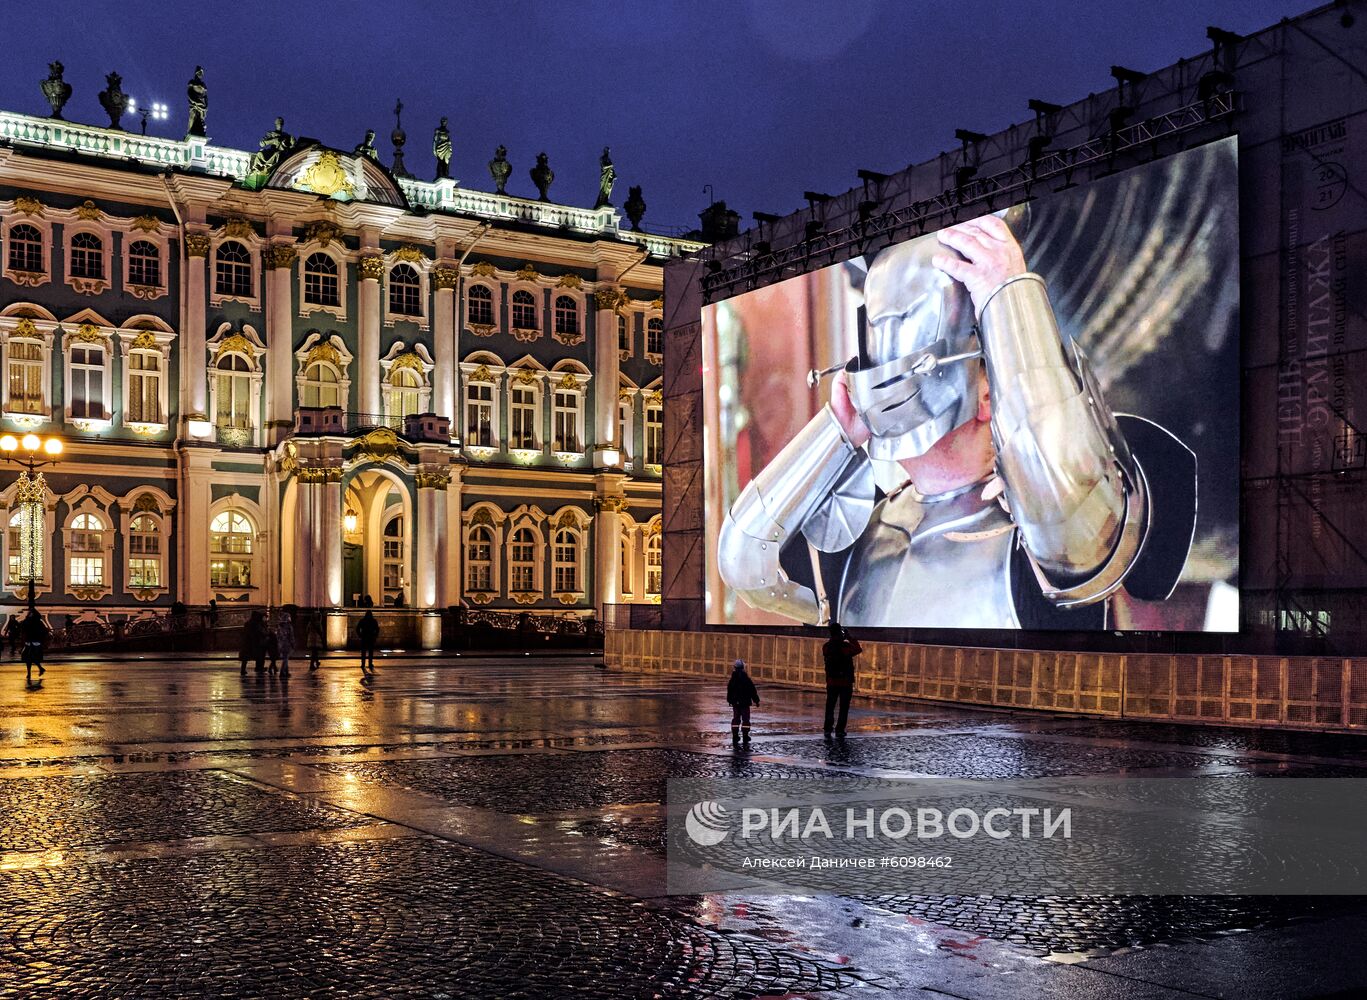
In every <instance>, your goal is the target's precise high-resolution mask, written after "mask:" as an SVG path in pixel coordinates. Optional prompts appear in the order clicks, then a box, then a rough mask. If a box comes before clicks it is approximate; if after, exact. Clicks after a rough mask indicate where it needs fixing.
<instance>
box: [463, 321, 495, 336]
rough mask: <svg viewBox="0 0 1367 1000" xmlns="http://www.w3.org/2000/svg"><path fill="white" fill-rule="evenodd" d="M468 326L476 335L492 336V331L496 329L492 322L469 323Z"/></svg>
mask: <svg viewBox="0 0 1367 1000" xmlns="http://www.w3.org/2000/svg"><path fill="white" fill-rule="evenodd" d="M468 326H469V329H470V332H471V333H473V334H474V335H475V336H476V337H492V336H493V335H494V331H495V330H497V329H498V327H496V326H494V325H493V324H492V323H470V324H468Z"/></svg>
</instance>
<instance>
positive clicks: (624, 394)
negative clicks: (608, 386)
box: [617, 386, 635, 403]
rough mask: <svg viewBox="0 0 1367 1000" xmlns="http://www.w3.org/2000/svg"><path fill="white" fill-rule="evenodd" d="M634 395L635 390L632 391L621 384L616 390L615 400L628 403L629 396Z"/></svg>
mask: <svg viewBox="0 0 1367 1000" xmlns="http://www.w3.org/2000/svg"><path fill="white" fill-rule="evenodd" d="M634 395H635V392H633V391H632V390H631V389H628V388H627V387H626V386H623V387H622V388H620V389H618V390H617V401H618V402H619V403H630V402H631V397H632V396H634Z"/></svg>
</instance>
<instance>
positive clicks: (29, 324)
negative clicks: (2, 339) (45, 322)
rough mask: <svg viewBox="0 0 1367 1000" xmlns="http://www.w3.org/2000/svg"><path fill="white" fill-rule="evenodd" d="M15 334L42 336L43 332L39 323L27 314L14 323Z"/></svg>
mask: <svg viewBox="0 0 1367 1000" xmlns="http://www.w3.org/2000/svg"><path fill="white" fill-rule="evenodd" d="M14 335H15V336H16V337H41V336H43V334H42V333H41V331H39V329H38V324H36V323H34V322H33V320H31V319H29V318H28V317H27V316H22V317H20V319H19V322H18V323H16V324H15V325H14Z"/></svg>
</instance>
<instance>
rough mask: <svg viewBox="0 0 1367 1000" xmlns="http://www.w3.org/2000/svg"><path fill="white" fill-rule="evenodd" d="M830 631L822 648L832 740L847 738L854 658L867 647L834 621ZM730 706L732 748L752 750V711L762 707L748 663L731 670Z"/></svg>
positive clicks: (739, 662)
mask: <svg viewBox="0 0 1367 1000" xmlns="http://www.w3.org/2000/svg"><path fill="white" fill-rule="evenodd" d="M828 629H829V632H830V638H829V639H827V640H826V642H825V644H824V645H822V647H821V655H822V658H823V659H824V660H825V661H826V716H825V720H824V724H823V726H822V731H823V732H824V733H825V735H826V736H827V737H828V738H829V737H830V736H831V734H832V732H834V734H835V735H836V736H838V737H843V736H844V735H845V725H846V723H847V722H848V721H849V716H850V698H851V697H852V696H853V695H854V658H855V657H856V656H858V655H859V654H860V653H862V652H863V651H864V647H862V646H861V645H859V640H858V639H856V638H854V636H852V635H850V634H849V632H847V631H845V629H844V627H842V626H841V624H840V623H839V622H838V621H836V620H835V619H831V622H830V624H829V626H828ZM726 703H727V704H728V705H730V706H731V744H732V745H733V746H740V745H742V744H744V745H746V746H749V744H750V709H751V708H752V707H754V706H756V705H758V704H759V690H758V689H757V688H756V687H755V682H754V680H753V679H752V678H751V677H750V674H749V672H748V671H747V670H746V667H745V661H744V660H737V661H736V662H735V663H734V664H733V665H732V667H731V677H730V679H729V680H728V681H727V684H726Z"/></svg>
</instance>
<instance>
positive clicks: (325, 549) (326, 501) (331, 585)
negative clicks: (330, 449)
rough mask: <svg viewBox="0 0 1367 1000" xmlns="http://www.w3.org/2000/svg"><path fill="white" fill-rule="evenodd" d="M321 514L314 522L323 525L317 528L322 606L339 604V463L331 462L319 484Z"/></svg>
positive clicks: (332, 606)
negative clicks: (337, 464) (321, 483)
mask: <svg viewBox="0 0 1367 1000" xmlns="http://www.w3.org/2000/svg"><path fill="white" fill-rule="evenodd" d="M319 493H320V494H321V496H320V503H321V505H322V508H323V509H322V511H320V514H321V516H320V517H319V518H318V521H317V523H318V524H320V525H321V526H322V529H321V531H320V532H319V534H320V537H319V539H318V548H319V549H321V556H322V558H321V559H320V560H319V564H320V565H321V567H322V572H321V573H320V575H321V576H322V584H323V585H322V587H321V588H320V591H319V594H318V603H319V605H320V606H323V607H331V608H340V607H341V606H342V584H343V581H342V470H341V467H340V466H330V467H329V468H328V469H327V471H326V474H325V476H324V482H323V485H322V486H321V487H320V488H319Z"/></svg>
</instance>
